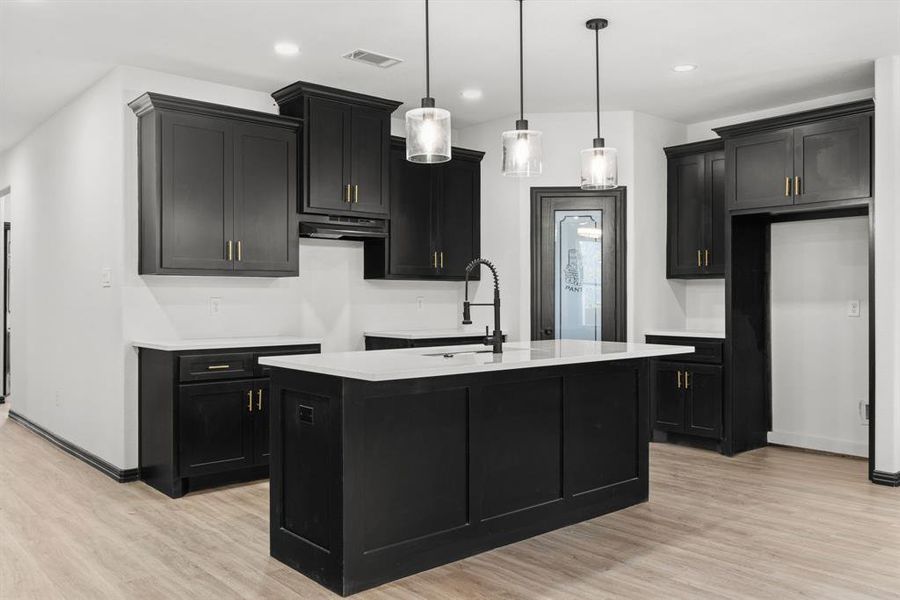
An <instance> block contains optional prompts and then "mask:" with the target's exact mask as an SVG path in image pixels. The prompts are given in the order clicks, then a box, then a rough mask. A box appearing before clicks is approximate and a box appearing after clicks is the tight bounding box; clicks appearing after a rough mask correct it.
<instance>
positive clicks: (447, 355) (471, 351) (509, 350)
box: [422, 348, 531, 358]
mask: <svg viewBox="0 0 900 600" xmlns="http://www.w3.org/2000/svg"><path fill="white" fill-rule="evenodd" d="M524 350H529V351H531V350H530V349H529V348H504V349H503V352H504V353H505V352H522V351H524ZM493 352H494V351H493V350H491V349H485V350H460V351H459V352H432V353H427V354H423V355H422V356H443V357H444V358H453V357H454V356H459V355H462V354H491V353H493Z"/></svg>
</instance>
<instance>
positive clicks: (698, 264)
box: [697, 250, 703, 267]
mask: <svg viewBox="0 0 900 600" xmlns="http://www.w3.org/2000/svg"><path fill="white" fill-rule="evenodd" d="M702 255H703V253H702V252H700V250H697V266H698V267H702V266H703V257H702Z"/></svg>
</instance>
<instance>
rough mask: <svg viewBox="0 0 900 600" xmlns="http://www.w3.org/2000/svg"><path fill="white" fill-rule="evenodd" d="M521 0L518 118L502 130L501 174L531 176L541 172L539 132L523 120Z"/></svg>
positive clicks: (520, 3) (520, 8) (520, 12)
mask: <svg viewBox="0 0 900 600" xmlns="http://www.w3.org/2000/svg"><path fill="white" fill-rule="evenodd" d="M522 47H523V37H522V0H519V120H518V121H516V128H515V129H513V130H512V131H504V132H503V135H502V140H503V174H504V175H507V176H509V177H532V176H534V175H540V174H541V132H540V131H535V130H534V129H528V121H526V120H525V100H524V98H525V84H524V83H523V82H524V78H525V77H524V75H525V67H524V59H523V57H522Z"/></svg>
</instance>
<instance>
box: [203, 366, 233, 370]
mask: <svg viewBox="0 0 900 600" xmlns="http://www.w3.org/2000/svg"><path fill="white" fill-rule="evenodd" d="M229 368H231V365H209V366H208V367H206V369H207V370H208V371H218V370H220V369H229Z"/></svg>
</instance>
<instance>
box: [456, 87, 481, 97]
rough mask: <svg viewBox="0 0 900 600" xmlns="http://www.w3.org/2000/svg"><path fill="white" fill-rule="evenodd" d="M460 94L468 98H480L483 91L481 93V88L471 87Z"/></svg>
mask: <svg viewBox="0 0 900 600" xmlns="http://www.w3.org/2000/svg"><path fill="white" fill-rule="evenodd" d="M459 95H460V96H462V97H463V98H465V99H466V100H478V99H480V98H481V96H482V93H481V90H476V89H469V90H463V91H462V92H460V94H459Z"/></svg>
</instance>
